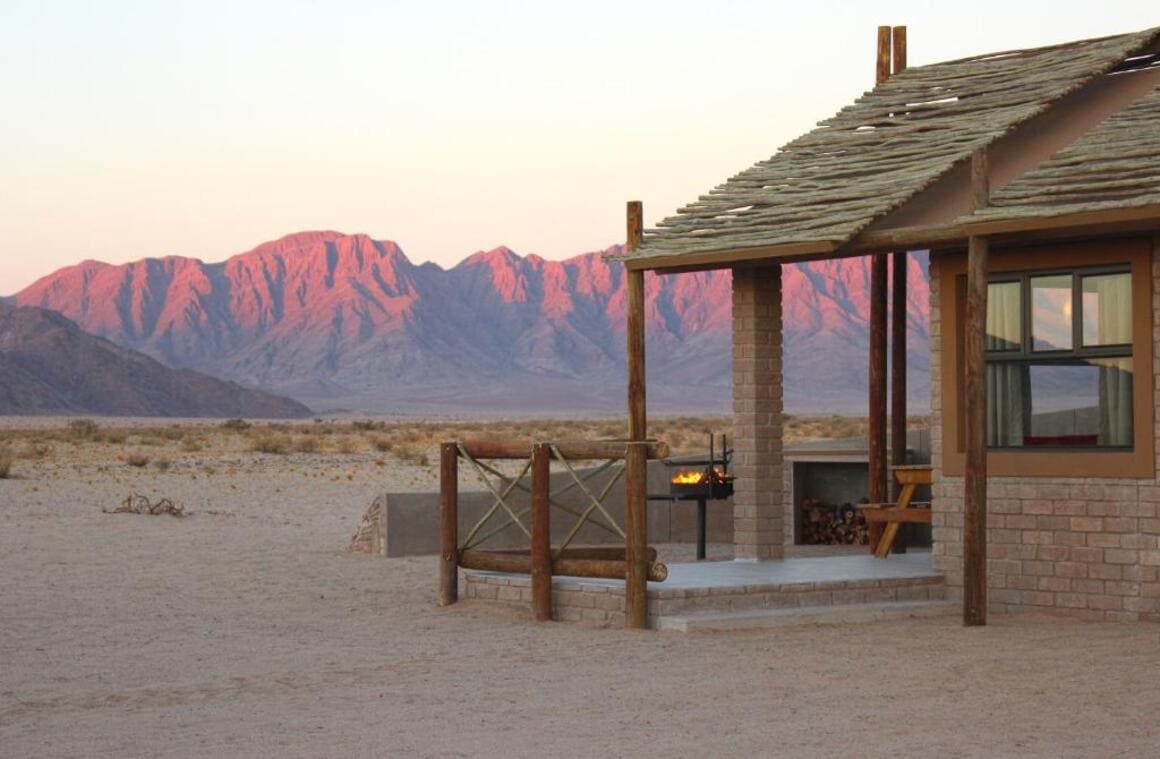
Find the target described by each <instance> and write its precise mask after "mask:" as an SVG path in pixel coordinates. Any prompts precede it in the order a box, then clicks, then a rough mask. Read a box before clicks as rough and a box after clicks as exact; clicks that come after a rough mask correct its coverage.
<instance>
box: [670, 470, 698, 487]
mask: <svg viewBox="0 0 1160 759" xmlns="http://www.w3.org/2000/svg"><path fill="white" fill-rule="evenodd" d="M704 479H705V473H704V472H677V473H676V474H675V475H673V484H674V485H697V484H699V483H701V482H702V481H703V480H704Z"/></svg>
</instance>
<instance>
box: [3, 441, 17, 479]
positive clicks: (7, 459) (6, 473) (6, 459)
mask: <svg viewBox="0 0 1160 759" xmlns="http://www.w3.org/2000/svg"><path fill="white" fill-rule="evenodd" d="M13 458H15V457H14V456H13V455H12V451H10V450H8V449H7V448H0V480H6V479H8V478H9V477H10V476H11V475H12V460H13Z"/></svg>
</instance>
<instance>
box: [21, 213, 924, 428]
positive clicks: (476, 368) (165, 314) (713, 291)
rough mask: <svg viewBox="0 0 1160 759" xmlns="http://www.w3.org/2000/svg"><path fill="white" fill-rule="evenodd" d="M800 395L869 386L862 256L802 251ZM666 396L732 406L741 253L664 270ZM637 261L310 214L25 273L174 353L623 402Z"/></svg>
mask: <svg viewBox="0 0 1160 759" xmlns="http://www.w3.org/2000/svg"><path fill="white" fill-rule="evenodd" d="M924 264H925V261H924V260H914V259H912V261H911V264H910V269H909V275H908V276H909V280H910V290H909V297H910V303H909V305H910V308H909V323H910V340H909V354H910V356H911V371H912V380H911V398H912V401H913V402H914V403H915V405H916V406H921V405H923V404H924V403H925V402H926V398H927V397H928V394H927V380H926V376H927V369H928V360H927V353H926V347H927V340H928V335H927V316H926V308H927V295H928V289H927V282H926V273H925V265H924ZM783 287H784V290H785V322H784V323H785V334H786V338H785V343H786V362H785V364H786V403H787V407H788V408H789V409H790V410H793V411H801V412H807V411H809V412H819V411H843V412H850V411H853V412H856V411H858V410H860V409H862V408H864V406H865V395H866V390H865V383H866V362H867V361H866V340H867V328H866V318H867V314H868V311H869V309H868V306H867V294H868V290H869V284H868V266H867V263H866V261H865V260H864V259H845V260H840V261H826V262H813V263H808V264H794V265H791V266H787V267H785V269H784V284H783ZM646 295H647V308H648V311H647V334H648V359H647V363H648V369H649V375H650V386H649V391H650V405H653V406H655V407H656V408H657V409H658V410H662V411H665V412H669V413H672V412H678V411H681V410H682V409H685V408H687V409H688V410H689V411H690V412H693V411H696V412H703V411H717V410H726V409H728V408H729V403H730V398H729V378H730V369H731V365H730V350H731V348H730V338H729V329H730V311H731V304H730V278H729V272H727V271H722V272H704V273H694V274H680V275H670V276H663V277H657V276H652V275H649V276H648V277H647V278H646ZM624 299H625V292H624V277H623V271H622V267H621V266H620V265H619V264H609V263H606V262H605V261H604V260H603V259H602V257H601V252H594V253H587V254H584V255H581V256H577V257H575V258H571V259H568V260H565V261H546V260H544V259H542V258H540V257H538V256H534V255H529V256H526V257H521V256H519V255H517V254H516V253H514V252H513V251H511V250H509V249H507V248H502V247H501V248H497V249H494V250H491V251H487V252H480V253H476V254H475V255H472V256H470V257H469V258H467V259H466V260H464V261H463V262H462V263H460V264H459V265H457V266H455V267H453V268H451V269H448V270H444V269H442V268H440V267H439V266H436V265H434V264H422V265H416V264H413V263H412V262H411V261H410V260H409V259H408V258H407V257H406V256H405V255H404V254H403V252H402V251H401V250H400V249H399V248H398V246H396V245H395V244H394V243H392V242H388V241H380V240H373V239H371V238H369V237H366V236H365V235H343V234H339V233H336V232H306V233H300V234H295V235H290V236H288V237H284V238H282V239H280V240H277V241H274V242H270V243H266V244H264V245H261V246H259V247H257V248H255V249H254V250H252V251H250V252H248V253H243V254H240V255H237V256H234V257H233V258H230V259H228V260H227V261H224V262H221V263H213V264H207V263H203V262H201V261H199V260H197V259H192V258H183V257H176V256H171V257H166V258H156V259H145V260H142V261H137V262H134V263H129V264H124V265H119V266H114V265H109V264H104V263H99V262H96V261H86V262H83V263H81V264H78V265H76V266H72V267H68V268H65V269H62V270H60V271H58V272H56V273H54V274H51V275H49V276H47V277H45V278H43V279H41V280H40V281H38V282H36V283H34V284H33V285H32V286H30V287H28V288H27V289H25V290H24V291H22V292H20V293H18V294H17V295H16V297H15V301H16V302H17V303H19V304H22V305H33V306H38V307H42V308H48V309H52V310H55V311H59V312H60V313H62V314H64V315H65V316H67V317H69V318H70V319H73V320H75V321H76V322H77V323H78V324H80V325H81V326H82V327H83V328H84V329H86V330H88V331H90V332H92V333H94V334H97V335H100V336H103V337H106V338H108V339H110V340H113V341H115V342H117V343H119V344H121V345H124V346H126V347H129V348H133V349H135V350H140V351H142V352H145V353H147V354H149V355H152V356H154V357H156V358H158V359H160V360H161V361H163V362H165V363H167V364H169V365H171V366H174V367H188V368H195V369H197V370H199V371H205V372H208V373H210V374H214V375H216V376H220V377H224V378H228V379H231V380H235V381H237V382H241V383H244V384H248V385H255V386H260V387H263V388H266V389H268V390H271V391H274V392H278V393H285V394H288V395H292V396H294V397H296V398H299V399H300V400H303V401H305V402H307V403H310V404H311V405H313V406H315V407H316V408H333V407H347V408H358V409H361V410H367V411H399V410H416V411H425V412H430V411H437V410H446V411H448V412H451V413H454V412H455V411H458V410H475V411H478V410H487V409H494V410H498V411H509V410H518V409H527V410H529V411H533V412H534V411H537V410H557V411H561V412H567V411H595V410H605V411H617V410H619V409H621V408H622V407H623V397H624V379H623V378H624V316H623V314H624Z"/></svg>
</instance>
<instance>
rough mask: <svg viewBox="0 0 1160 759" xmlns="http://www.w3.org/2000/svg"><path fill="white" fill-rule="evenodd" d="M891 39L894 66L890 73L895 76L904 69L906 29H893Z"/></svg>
mask: <svg viewBox="0 0 1160 759" xmlns="http://www.w3.org/2000/svg"><path fill="white" fill-rule="evenodd" d="M892 39H893V42H894V66H893V69H892V71H891V73H893V74H897V73H898V72H900V71H904V70H905V69H906V27H905V26H896V27H894V30H893V35H892Z"/></svg>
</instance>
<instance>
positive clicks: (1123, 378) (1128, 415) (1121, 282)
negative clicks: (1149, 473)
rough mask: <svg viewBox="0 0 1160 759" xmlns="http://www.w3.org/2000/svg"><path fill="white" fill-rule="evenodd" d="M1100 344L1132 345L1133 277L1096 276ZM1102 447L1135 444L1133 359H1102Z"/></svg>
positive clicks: (1099, 363)
mask: <svg viewBox="0 0 1160 759" xmlns="http://www.w3.org/2000/svg"><path fill="white" fill-rule="evenodd" d="M1094 279H1095V280H1096V295H1097V296H1098V297H1099V308H1098V318H1099V324H1098V327H1097V334H1098V339H1099V343H1100V345H1115V344H1119V343H1131V342H1132V277H1131V275H1128V274H1122V275H1114V276H1101V277H1095V278H1094ZM1092 363H1094V364H1096V365H1097V366H1099V367H1100V437H1099V444H1100V445H1131V444H1132V442H1133V438H1132V359H1130V358H1113V359H1100V360H1096V361H1093V362H1092Z"/></svg>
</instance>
